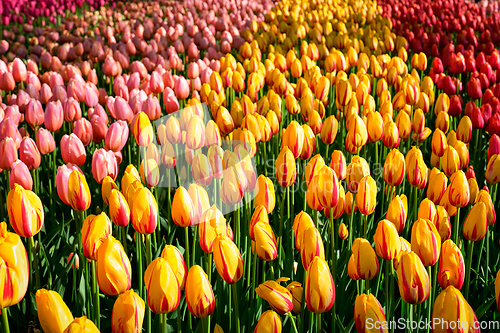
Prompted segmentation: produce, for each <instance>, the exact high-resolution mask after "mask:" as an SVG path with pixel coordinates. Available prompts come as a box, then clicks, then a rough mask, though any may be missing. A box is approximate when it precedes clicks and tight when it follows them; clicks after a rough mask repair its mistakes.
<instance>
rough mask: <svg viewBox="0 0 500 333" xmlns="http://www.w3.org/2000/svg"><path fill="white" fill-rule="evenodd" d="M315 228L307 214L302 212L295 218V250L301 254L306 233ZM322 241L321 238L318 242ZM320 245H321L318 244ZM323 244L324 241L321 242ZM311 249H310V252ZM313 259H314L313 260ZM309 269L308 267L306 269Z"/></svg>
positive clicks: (293, 227)
mask: <svg viewBox="0 0 500 333" xmlns="http://www.w3.org/2000/svg"><path fill="white" fill-rule="evenodd" d="M311 227H314V222H313V220H312V219H311V217H310V216H309V214H307V213H306V212H304V211H302V212H300V213H298V214H297V215H296V216H295V219H294V221H293V226H292V229H293V231H294V235H295V248H296V249H297V250H298V251H299V252H300V251H301V249H302V244H303V239H304V233H305V231H306V230H308V229H309V228H311ZM310 236H316V234H310ZM319 241H321V238H320V239H318V242H319ZM318 244H319V243H318ZM321 244H322V241H321ZM310 250H311V249H309V251H310ZM311 259H312V258H311ZM305 269H307V267H305Z"/></svg>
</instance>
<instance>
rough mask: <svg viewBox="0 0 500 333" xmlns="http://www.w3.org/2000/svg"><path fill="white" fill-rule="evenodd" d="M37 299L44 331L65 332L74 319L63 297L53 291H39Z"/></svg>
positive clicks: (52, 332)
mask: <svg viewBox="0 0 500 333" xmlns="http://www.w3.org/2000/svg"><path fill="white" fill-rule="evenodd" d="M35 297H36V307H37V311H38V319H39V320H40V326H42V329H43V330H44V331H45V332H48V333H59V332H60V333H62V332H64V330H65V329H66V327H68V325H69V324H70V323H71V322H72V321H73V320H74V318H73V315H72V314H71V311H70V310H69V309H68V306H67V305H66V303H64V301H63V299H62V297H61V295H59V294H58V293H57V292H55V291H52V290H46V289H39V290H38V291H37V292H36V295H35Z"/></svg>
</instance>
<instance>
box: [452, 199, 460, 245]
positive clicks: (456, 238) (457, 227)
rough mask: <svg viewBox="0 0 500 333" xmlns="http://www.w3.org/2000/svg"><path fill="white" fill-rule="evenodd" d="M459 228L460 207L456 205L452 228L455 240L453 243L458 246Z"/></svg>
mask: <svg viewBox="0 0 500 333" xmlns="http://www.w3.org/2000/svg"><path fill="white" fill-rule="evenodd" d="M459 228H460V207H457V215H455V228H454V230H453V240H454V241H455V244H457V246H460V245H459V244H458V238H459V236H458V230H459Z"/></svg>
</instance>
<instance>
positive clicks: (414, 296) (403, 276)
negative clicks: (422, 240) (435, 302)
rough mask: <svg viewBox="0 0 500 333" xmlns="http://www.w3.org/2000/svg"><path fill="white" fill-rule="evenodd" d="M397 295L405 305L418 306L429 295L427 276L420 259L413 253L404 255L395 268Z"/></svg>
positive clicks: (429, 288) (429, 286)
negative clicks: (398, 294)
mask: <svg viewBox="0 0 500 333" xmlns="http://www.w3.org/2000/svg"><path fill="white" fill-rule="evenodd" d="M397 274H398V285H399V293H400V295H401V297H402V298H403V300H404V301H405V302H406V303H410V304H420V303H422V302H424V301H425V300H426V299H427V298H428V297H429V294H430V291H431V284H430V280H429V274H428V273H427V271H426V269H425V267H424V264H422V261H421V260H420V257H419V256H418V255H417V254H416V253H415V252H413V251H411V252H409V253H404V254H403V255H402V256H401V258H400V261H399V267H398V268H397Z"/></svg>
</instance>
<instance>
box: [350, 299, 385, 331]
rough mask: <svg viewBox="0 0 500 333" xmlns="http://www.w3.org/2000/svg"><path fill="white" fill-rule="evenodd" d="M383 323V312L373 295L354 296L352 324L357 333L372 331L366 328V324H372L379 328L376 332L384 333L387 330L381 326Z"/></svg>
mask: <svg viewBox="0 0 500 333" xmlns="http://www.w3.org/2000/svg"><path fill="white" fill-rule="evenodd" d="M385 321H386V319H385V313H384V310H383V309H382V306H381V305H380V303H379V301H378V300H377V298H376V297H375V296H374V295H373V294H369V295H367V294H361V295H358V296H356V301H355V302H354V323H355V324H356V330H357V331H358V332H370V331H372V330H371V329H368V328H367V327H366V326H367V325H366V324H367V323H372V324H375V325H380V326H381V328H380V329H379V330H377V331H378V332H380V333H386V332H388V330H387V328H384V326H383V325H382V324H383V323H384V322H385Z"/></svg>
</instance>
